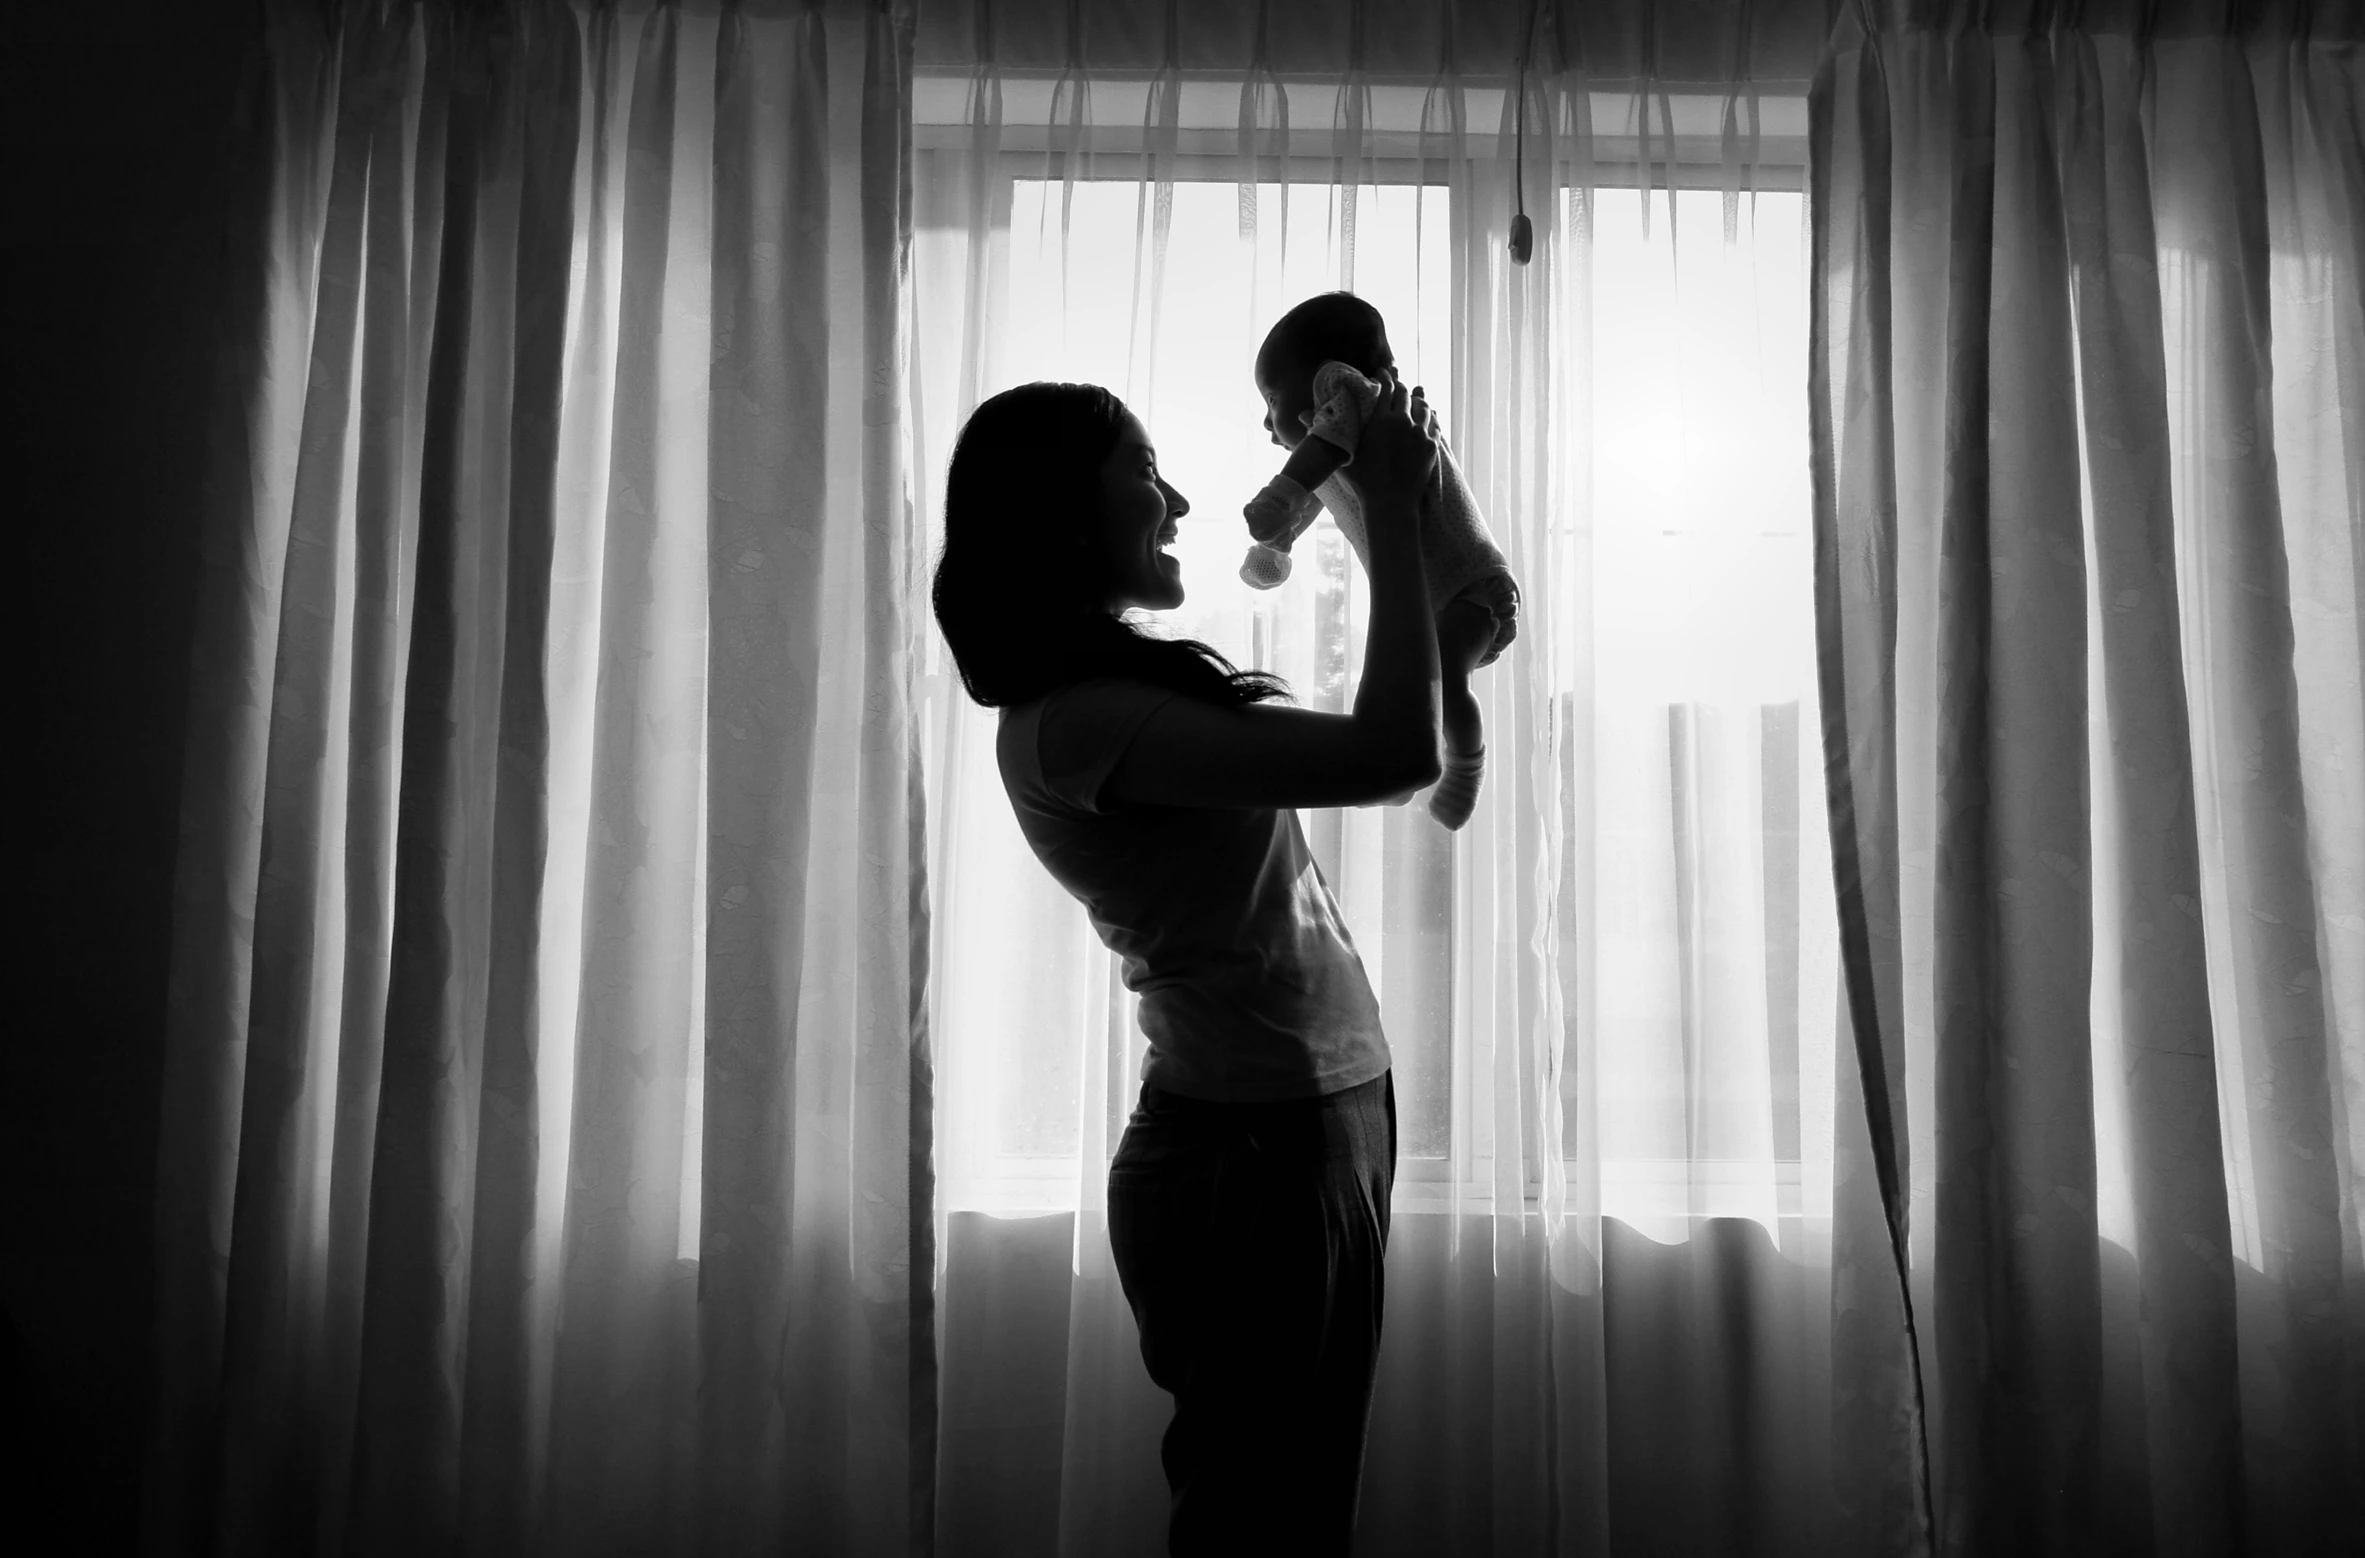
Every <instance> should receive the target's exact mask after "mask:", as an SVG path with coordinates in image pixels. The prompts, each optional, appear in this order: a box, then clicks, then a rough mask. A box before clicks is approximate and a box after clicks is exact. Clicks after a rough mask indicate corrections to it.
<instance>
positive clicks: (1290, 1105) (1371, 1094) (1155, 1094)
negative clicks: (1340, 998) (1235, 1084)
mask: <svg viewBox="0 0 2365 1558" xmlns="http://www.w3.org/2000/svg"><path fill="white" fill-rule="evenodd" d="M1394 1075H1395V1073H1394V1072H1393V1071H1383V1072H1381V1073H1380V1074H1379V1075H1378V1076H1376V1077H1373V1078H1372V1079H1371V1080H1370V1081H1368V1082H1358V1083H1356V1084H1355V1085H1354V1086H1353V1087H1342V1088H1340V1089H1339V1090H1338V1091H1337V1092H1335V1093H1314V1094H1310V1095H1309V1096H1307V1097H1304V1098H1273V1099H1265V1100H1262V1101H1259V1102H1256V1103H1230V1102H1226V1101H1224V1100H1222V1099H1215V1098H1193V1097H1191V1096H1190V1095H1189V1094H1187V1093H1173V1092H1168V1091H1167V1090H1166V1089H1165V1088H1162V1087H1158V1086H1156V1085H1154V1084H1152V1083H1148V1082H1144V1083H1143V1084H1142V1085H1141V1107H1142V1108H1144V1109H1147V1110H1148V1111H1150V1112H1151V1113H1152V1114H1169V1115H1180V1116H1187V1117H1193V1118H1205V1119H1217V1118H1223V1117H1233V1118H1244V1119H1260V1120H1269V1119H1273V1118H1275V1117H1276V1116H1278V1115H1284V1114H1291V1113H1300V1114H1320V1113H1323V1112H1325V1111H1329V1110H1345V1109H1364V1108H1377V1107H1379V1105H1380V1102H1381V1101H1382V1099H1384V1098H1385V1097H1386V1096H1387V1094H1388V1092H1389V1090H1390V1086H1391V1080H1392V1078H1393V1077H1394Z"/></svg>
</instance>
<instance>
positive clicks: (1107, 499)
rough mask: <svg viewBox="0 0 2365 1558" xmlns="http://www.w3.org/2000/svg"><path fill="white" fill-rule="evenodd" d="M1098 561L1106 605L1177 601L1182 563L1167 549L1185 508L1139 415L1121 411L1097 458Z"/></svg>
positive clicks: (1159, 607) (1155, 606) (1163, 605)
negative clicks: (1105, 451) (1113, 436)
mask: <svg viewBox="0 0 2365 1558" xmlns="http://www.w3.org/2000/svg"><path fill="white" fill-rule="evenodd" d="M1100 492H1101V536H1100V539H1101V565H1102V569H1103V572H1102V577H1103V578H1104V579H1105V580H1106V581H1107V592H1108V593H1107V600H1108V605H1109V609H1111V610H1112V611H1123V610H1124V609H1125V608H1127V607H1128V606H1140V607H1145V608H1147V609H1148V610H1151V611H1170V610H1172V609H1173V608H1174V607H1176V606H1179V605H1181V604H1182V601H1183V582H1182V564H1181V563H1180V562H1178V561H1176V559H1175V557H1174V555H1173V554H1172V553H1171V552H1169V551H1168V550H1167V548H1168V547H1170V546H1172V545H1173V544H1174V538H1175V534H1176V526H1175V521H1176V520H1178V519H1180V518H1182V516H1183V515H1185V514H1188V513H1189V512H1190V511H1191V505H1190V503H1189V502H1188V501H1187V500H1185V499H1184V497H1183V495H1182V494H1181V493H1179V492H1177V491H1175V490H1174V488H1172V487H1171V486H1169V485H1167V483H1166V479H1165V478H1164V477H1162V476H1160V475H1159V474H1158V455H1157V451H1156V450H1154V449H1152V448H1151V447H1150V435H1149V434H1148V433H1147V432H1146V431H1144V429H1143V428H1142V425H1141V422H1140V419H1139V418H1137V417H1135V416H1134V415H1133V414H1132V413H1131V412H1128V413H1126V416H1125V421H1124V424H1123V427H1122V428H1121V430H1120V431H1119V432H1118V434H1117V445H1116V447H1115V448H1114V449H1111V450H1110V451H1109V455H1108V458H1107V459H1106V460H1104V461H1102V462H1101V467H1100Z"/></svg>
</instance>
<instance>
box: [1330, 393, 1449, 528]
mask: <svg viewBox="0 0 2365 1558" xmlns="http://www.w3.org/2000/svg"><path fill="white" fill-rule="evenodd" d="M1347 473H1348V480H1350V481H1352V482H1353V483H1354V484H1355V490H1356V492H1357V493H1358V494H1359V495H1360V496H1361V497H1362V499H1363V502H1364V506H1365V508H1366V510H1371V511H1381V512H1384V513H1386V514H1387V515H1389V517H1391V518H1393V517H1396V516H1397V515H1398V514H1399V513H1400V514H1401V515H1402V516H1404V517H1407V518H1409V517H1410V516H1411V515H1412V514H1413V513H1415V512H1416V511H1417V508H1418V504H1419V501H1420V495H1421V494H1422V493H1423V492H1425V491H1427V490H1428V487H1429V484H1430V483H1431V482H1432V481H1433V480H1434V479H1435V477H1436V474H1437V417H1436V414H1435V413H1433V412H1432V411H1430V409H1429V402H1428V399H1427V397H1426V396H1425V395H1424V394H1423V393H1422V391H1421V390H1420V389H1419V388H1418V387H1415V388H1412V389H1409V390H1408V389H1406V388H1405V386H1404V381H1403V380H1401V379H1392V380H1390V381H1389V382H1388V383H1387V384H1386V385H1385V386H1384V387H1383V388H1382V389H1381V391H1380V398H1379V401H1378V402H1377V404H1375V405H1374V406H1373V407H1372V410H1371V415H1370V417H1369V418H1367V419H1366V420H1365V422H1364V424H1363V436H1362V438H1361V440H1360V441H1358V443H1357V444H1356V447H1355V461H1354V463H1353V464H1352V465H1350V466H1348V467H1347Z"/></svg>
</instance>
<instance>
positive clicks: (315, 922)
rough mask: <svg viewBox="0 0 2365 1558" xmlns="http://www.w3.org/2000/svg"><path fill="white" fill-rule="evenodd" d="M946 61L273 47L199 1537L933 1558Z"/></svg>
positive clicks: (183, 1266)
mask: <svg viewBox="0 0 2365 1558" xmlns="http://www.w3.org/2000/svg"><path fill="white" fill-rule="evenodd" d="M911 39H912V32H911V15H910V12H909V10H908V8H906V7H899V6H886V5H878V6H861V5H845V6H831V7H829V8H827V9H826V10H825V9H824V8H823V7H820V6H811V5H804V4H771V3H766V4H758V3H752V0H751V3H749V4H745V5H722V6H715V5H706V6H662V7H660V6H652V5H647V4H573V5H570V4H565V3H556V0H553V3H531V0H528V3H519V4H510V5H468V6H457V5H446V4H422V5H412V4H381V3H374V0H365V3H352V4H347V5H343V6H337V5H319V4H313V3H310V0H287V3H278V4H274V5H273V6H272V7H271V10H270V25H269V34H268V47H267V49H266V51H265V53H264V54H263V56H262V57H261V58H259V59H258V60H257V61H256V68H255V71H254V73H253V75H252V77H251V81H250V85H251V88H252V90H251V94H250V97H249V102H248V108H249V116H248V122H247V127H248V130H249V132H250V149H251V153H252V156H251V159H250V162H249V168H250V172H251V189H250V194H251V205H250V207H249V208H248V209H247V210H246V211H245V212H243V213H242V216H243V218H244V219H243V220H242V221H241V222H240V223H239V225H238V227H237V229H236V231H235V234H234V238H235V242H236V248H235V251H234V252H235V265H236V274H237V275H238V276H239V278H240V283H241V289H240V296H241V297H242V298H243V299H244V300H245V308H244V310H243V311H242V312H240V313H237V314H235V315H234V316H233V317H231V318H230V319H229V320H228V321H227V322H226V325H225V333H224V347H225V368H224V374H223V390H222V394H221V396H220V397H219V401H218V405H219V408H220V409H219V417H220V421H219V437H218V440H217V443H218V447H219V450H220V455H221V459H220V465H219V477H220V480H219V483H218V485H217V487H216V490H215V491H214V492H213V493H212V494H211V495H210V502H209V513H208V515H207V521H206V522H207V524H208V527H209V528H208V532H207V548H206V559H207V564H206V565H207V569H208V579H207V585H206V588H207V596H206V603H205V607H204V610H203V613H202V617H201V623H200V627H199V630H198V640H197V643H196V645H195V671H194V676H193V691H192V698H193V711H194V712H193V717H192V719H191V721H190V728H191V731H192V736H191V741H190V748H189V756H188V771H187V784H186V790H185V797H186V798H185V803H184V813H183V829H182V852H181V863H180V875H179V887H178V895H179V896H178V900H177V905H176V908H177V918H176V930H175V936H176V942H175V955H174V967H173V986H172V1028H171V1032H170V1035H169V1040H168V1067H169V1069H168V1073H167V1078H168V1080H167V1087H166V1093H165V1100H164V1115H163V1121H162V1130H163V1142H162V1148H161V1153H160V1164H161V1168H160V1180H159V1184H158V1197H157V1226H158V1284H159V1286H158V1300H157V1314H158V1317H159V1322H158V1324H159V1330H158V1337H157V1348H158V1369H157V1376H158V1404H157V1410H156V1414H155V1432H154V1437H153V1441H152V1444H151V1453H150V1463H149V1467H148V1483H147V1497H146V1509H145V1527H146V1533H147V1545H148V1546H149V1548H150V1549H151V1550H153V1551H158V1552H176V1551H191V1552H200V1551H207V1552H210V1551H220V1552H255V1553H273V1554H277V1553H294V1552H311V1551H345V1550H351V1551H364V1552H386V1553H394V1554H403V1555H411V1554H419V1553H434V1552H451V1551H460V1550H468V1551H480V1552H530V1551H540V1552H552V1553H565V1554H570V1555H572V1554H590V1553H601V1552H611V1551H613V1552H633V1553H654V1552H676V1551H691V1550H699V1549H704V1550H711V1551H717V1552H751V1551H759V1550H778V1549H780V1548H782V1547H783V1546H785V1545H787V1544H790V1543H791V1542H795V1541H810V1542H815V1543H817V1544H819V1545H821V1546H823V1547H826V1548H828V1549H829V1550H839V1551H860V1552H881V1553H883V1552H899V1551H925V1550H926V1548H927V1547H928V1545H929V1536H928V1525H927V1518H928V1500H927V1491H928V1477H929V1471H930V1467H931V1465H932V1461H933V1454H932V1443H931V1440H930V1434H931V1432H932V1420H933V1406H934V1376H933V1366H932V1353H931V1350H930V1348H931V1342H930V1319H929V1313H928V1309H929V1303H930V1293H929V1283H928V1274H929V1268H930V1263H931V1256H930V1254H929V1250H928V1240H929V1236H930V1229H929V1223H928V1220H927V1217H926V1212H925V1209H926V1207H927V1204H928V1196H929V1185H928V1178H927V1158H926V1087H927V1076H928V1073H927V1068H926V1065H925V1059H924V1053H923V1051H922V1048H921V1040H922V1039H923V1037H924V1035H923V1033H922V1031H921V1030H920V1029H919V1028H918V1026H917V1016H918V1014H917V1013H916V1012H915V1010H914V995H915V991H916V989H917V981H918V979H919V977H920V975H921V969H920V967H919V964H918V962H917V961H916V958H915V950H916V949H917V948H918V947H920V946H922V945H924V923H925V916H924V911H923V908H922V904H921V900H920V898H919V896H918V888H917V882H916V879H915V878H914V876H913V875H912V866H913V865H914V863H915V862H914V859H913V855H914V851H913V847H912V844H911V839H912V835H913V830H914V829H915V828H916V826H917V816H916V808H915V804H914V796H913V789H914V786H913V784H912V778H913V769H912V766H911V765H912V756H913V754H912V750H911V746H910V743H909V741H908V740H907V731H908V729H909V710H908V705H907V703H906V701H905V688H906V686H907V676H908V666H909V644H908V641H907V635H908V633H909V632H910V630H911V622H910V619H909V618H908V616H907V615H906V614H905V612H904V609H903V603H904V602H905V601H906V600H907V599H909V598H911V596H910V588H909V586H910V579H909V564H910V557H909V553H908V549H907V547H906V532H905V529H904V524H903V521H904V516H905V504H904V486H903V477H902V471H901V465H900V461H901V456H902V450H901V445H900V441H899V440H898V439H897V438H896V436H895V430H894V407H895V405H896V403H897V400H898V397H899V388H898V385H897V382H896V364H897V363H898V361H899V354H898V339H897V329H898V326H897V316H896V311H895V299H896V297H897V290H898V289H897V284H898V275H899V271H900V267H901V263H902V258H903V245H904V236H903V231H902V227H901V221H900V214H901V208H902V194H903V190H904V184H903V179H904V168H905V157H904V153H905V135H906V132H907V126H908V123H909V116H908V102H907V94H908V80H909V69H910V63H909V62H910V47H911ZM915 1213H916V1214H917V1215H915Z"/></svg>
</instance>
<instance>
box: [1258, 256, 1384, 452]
mask: <svg viewBox="0 0 2365 1558" xmlns="http://www.w3.org/2000/svg"><path fill="white" fill-rule="evenodd" d="M1326 362H1343V363H1345V364H1346V365H1347V366H1348V367H1350V368H1353V369H1354V370H1355V371H1356V372H1358V373H1360V374H1362V375H1363V376H1364V377H1366V378H1370V379H1378V380H1380V381H1382V382H1383V383H1384V382H1386V381H1387V380H1388V379H1390V378H1391V377H1393V376H1394V374H1395V372H1396V354H1395V353H1394V352H1392V351H1390V350H1389V349H1388V327H1387V324H1386V323H1385V322H1384V321H1383V320H1382V319H1381V318H1380V311H1379V310H1378V309H1376V308H1374V307H1372V306H1371V305H1370V304H1369V303H1366V302H1364V301H1363V299H1361V298H1359V297H1357V296H1356V295H1355V294H1354V293H1352V292H1325V293H1322V294H1320V295H1319V296H1316V297H1310V298H1308V299H1306V300H1305V301H1304V302H1303V303H1300V304H1299V305H1298V306H1297V307H1295V308H1293V309H1291V310H1290V311H1289V312H1288V313H1286V314H1283V315H1282V316H1281V318H1280V320H1279V322H1278V323H1276V324H1275V325H1274V326H1273V328H1272V329H1271V330H1269V331H1267V332H1266V334H1265V344H1264V345H1263V346H1261V347H1259V348H1258V349H1257V354H1256V389H1257V393H1258V394H1260V395H1262V396H1264V398H1265V431H1266V432H1268V433H1271V434H1272V435H1273V442H1275V443H1277V444H1279V445H1281V446H1282V447H1283V448H1284V449H1295V448H1296V447H1297V446H1298V445H1299V444H1301V443H1303V442H1304V441H1305V437H1306V423H1307V421H1308V420H1309V419H1310V418H1311V417H1312V416H1313V414H1314V374H1315V373H1316V371H1317V370H1319V369H1320V368H1321V366H1322V365H1323V364H1324V363H1326Z"/></svg>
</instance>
